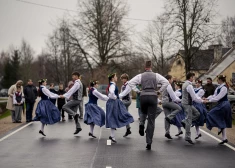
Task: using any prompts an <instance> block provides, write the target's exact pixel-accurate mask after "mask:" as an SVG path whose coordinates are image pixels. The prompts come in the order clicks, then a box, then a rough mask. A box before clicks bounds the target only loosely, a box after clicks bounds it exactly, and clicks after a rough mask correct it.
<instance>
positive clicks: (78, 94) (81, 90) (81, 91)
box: [73, 81, 83, 100]
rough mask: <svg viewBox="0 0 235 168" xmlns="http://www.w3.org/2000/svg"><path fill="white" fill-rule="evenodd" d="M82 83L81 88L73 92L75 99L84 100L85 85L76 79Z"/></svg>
mask: <svg viewBox="0 0 235 168" xmlns="http://www.w3.org/2000/svg"><path fill="white" fill-rule="evenodd" d="M75 82H78V83H79V84H80V88H79V89H78V90H76V92H74V93H73V100H82V94H83V85H82V82H81V81H75Z"/></svg>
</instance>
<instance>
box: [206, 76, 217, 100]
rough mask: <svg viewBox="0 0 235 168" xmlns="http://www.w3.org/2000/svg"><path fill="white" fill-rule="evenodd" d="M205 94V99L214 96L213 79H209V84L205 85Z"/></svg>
mask: <svg viewBox="0 0 235 168" xmlns="http://www.w3.org/2000/svg"><path fill="white" fill-rule="evenodd" d="M204 90H205V94H204V96H203V97H209V96H211V95H213V94H214V92H215V86H214V85H213V84H212V79H211V78H207V84H205V85H204Z"/></svg>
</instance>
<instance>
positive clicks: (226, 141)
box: [219, 139, 228, 145]
mask: <svg viewBox="0 0 235 168" xmlns="http://www.w3.org/2000/svg"><path fill="white" fill-rule="evenodd" d="M224 143H228V140H227V139H225V140H223V141H222V142H220V143H219V145H223V144H224Z"/></svg>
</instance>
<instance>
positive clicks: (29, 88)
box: [24, 79, 38, 122]
mask: <svg viewBox="0 0 235 168" xmlns="http://www.w3.org/2000/svg"><path fill="white" fill-rule="evenodd" d="M37 96H38V92H37V88H36V87H35V86H34V85H33V81H32V79H29V80H28V84H27V85H26V86H25V88H24V97H25V103H26V122H31V121H32V118H33V106H34V103H35V101H36V99H37Z"/></svg>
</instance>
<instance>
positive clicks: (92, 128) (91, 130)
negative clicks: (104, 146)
mask: <svg viewBox="0 0 235 168" xmlns="http://www.w3.org/2000/svg"><path fill="white" fill-rule="evenodd" d="M94 127H95V125H94V124H91V125H90V133H92V134H93V131H94Z"/></svg>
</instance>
